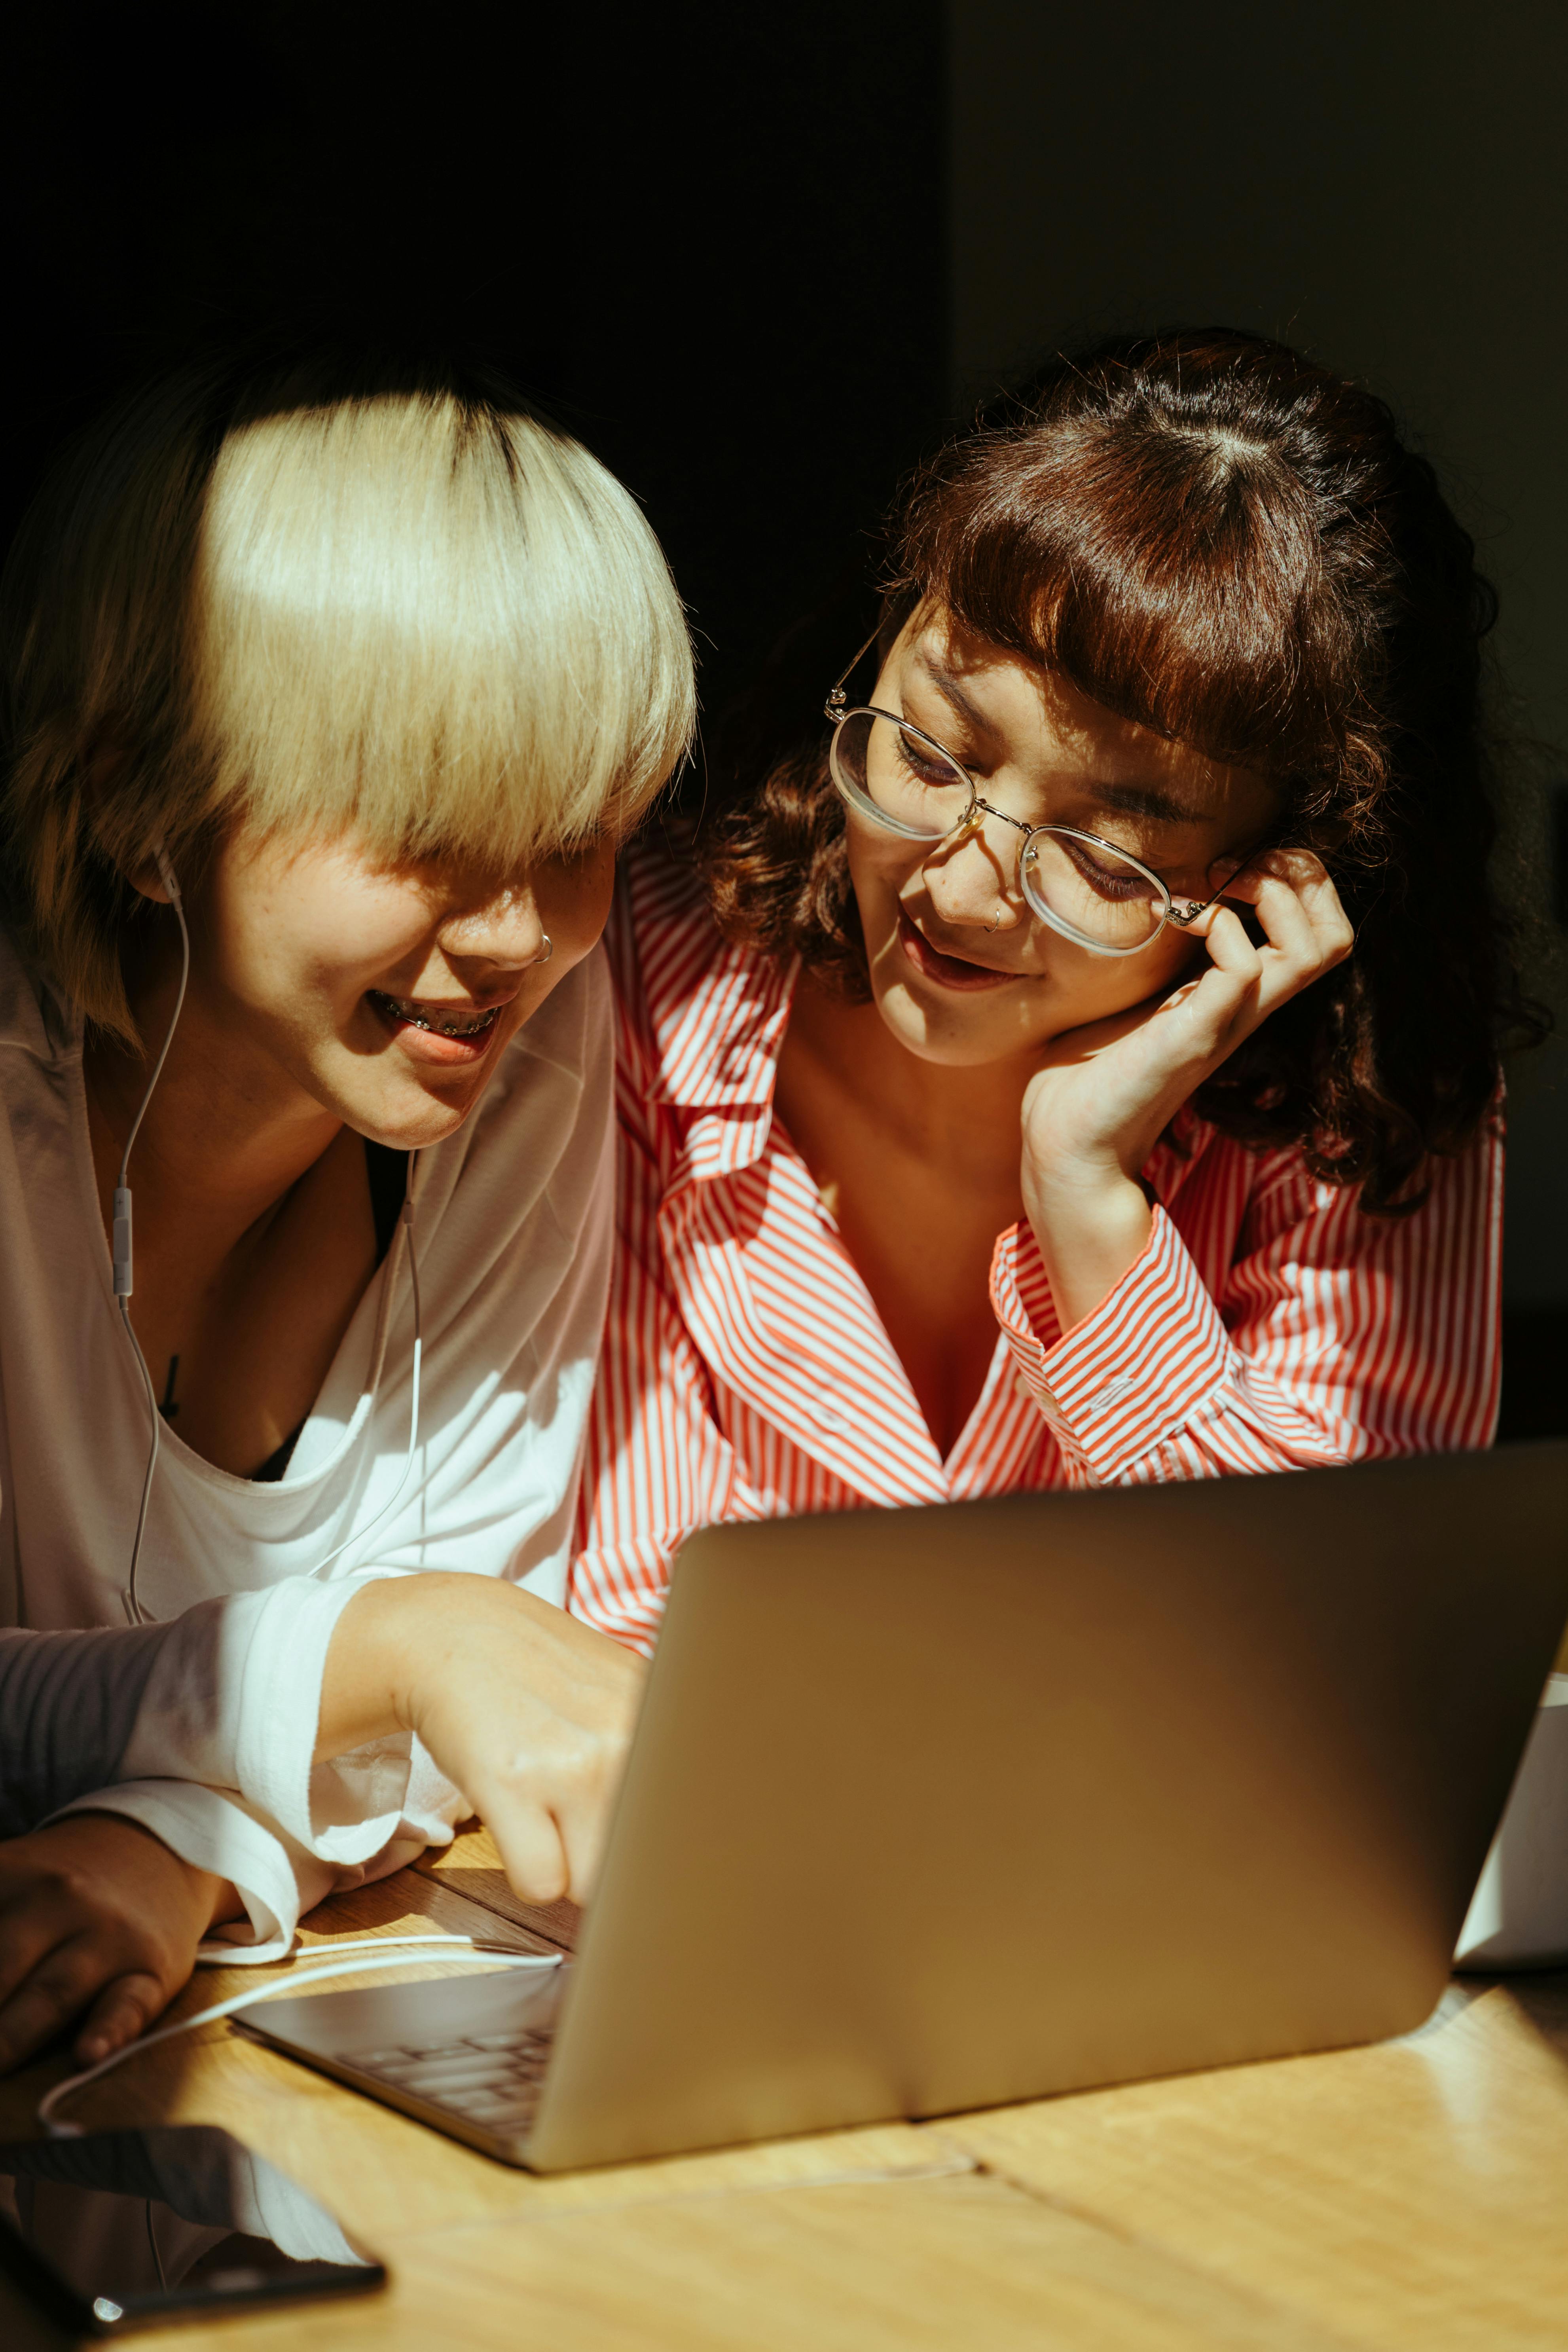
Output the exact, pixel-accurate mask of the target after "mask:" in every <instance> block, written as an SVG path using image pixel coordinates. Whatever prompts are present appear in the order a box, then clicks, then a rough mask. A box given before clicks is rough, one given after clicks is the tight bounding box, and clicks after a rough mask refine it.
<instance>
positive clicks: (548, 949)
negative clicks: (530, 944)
mask: <svg viewBox="0 0 1568 2352" xmlns="http://www.w3.org/2000/svg"><path fill="white" fill-rule="evenodd" d="M539 936H540V938H541V939H542V940H543V941H544V952H543V954H542V955H536V956H535V957H534V959H533V961H534V962H535V963H548V962H549V961H550V959H551V957H552V955H553V954H554V953H555V942H554V940H552V938H551V936H550V934H549V932H548V931H541V932H540V934H539Z"/></svg>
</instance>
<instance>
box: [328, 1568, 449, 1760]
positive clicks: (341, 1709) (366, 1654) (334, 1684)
mask: <svg viewBox="0 0 1568 2352" xmlns="http://www.w3.org/2000/svg"><path fill="white" fill-rule="evenodd" d="M445 1581H446V1580H445V1579H444V1578H443V1577H441V1576H439V1575H435V1574H426V1575H421V1576H414V1577H401V1576H398V1577H390V1576H383V1577H376V1578H374V1579H373V1580H371V1581H369V1582H368V1583H365V1584H363V1585H362V1586H361V1587H360V1589H359V1591H357V1592H356V1593H355V1594H354V1595H353V1599H352V1600H351V1601H349V1602H348V1603H347V1605H346V1607H345V1608H344V1610H343V1612H342V1615H341V1616H340V1617H339V1619H338V1622H337V1623H336V1625H335V1626H334V1627H333V1629H332V1638H331V1642H330V1643H329V1644H328V1646H327V1657H326V1664H325V1666H324V1668H323V1671H322V1675H321V1714H320V1717H319V1719H318V1722H317V1726H316V1751H315V1752H316V1758H317V1760H318V1762H327V1761H329V1760H330V1759H331V1758H332V1757H334V1756H343V1755H347V1754H349V1753H350V1752H351V1751H352V1750H353V1749H354V1748H365V1747H368V1746H369V1745H370V1743H371V1742H372V1741H373V1740H376V1739H392V1738H396V1737H397V1736H398V1735H399V1734H400V1733H402V1732H405V1731H410V1730H412V1729H413V1728H414V1727H415V1726H414V1720H413V1716H414V1702H415V1685H416V1679H417V1673H418V1660H419V1654H420V1651H421V1647H422V1645H423V1643H424V1642H425V1641H426V1640H427V1639H428V1638H429V1637H430V1636H431V1635H432V1634H433V1633H435V1632H436V1631H437V1628H436V1627H435V1626H433V1625H432V1624H431V1622H429V1621H430V1600H431V1595H430V1591H429V1588H430V1587H431V1586H432V1585H438V1584H441V1583H444V1582H445Z"/></svg>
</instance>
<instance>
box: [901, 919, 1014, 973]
mask: <svg viewBox="0 0 1568 2352" xmlns="http://www.w3.org/2000/svg"><path fill="white" fill-rule="evenodd" d="M899 945H900V947H901V948H902V949H903V951H904V953H905V955H906V956H908V958H909V960H910V962H911V963H912V964H913V966H914V968H915V970H916V971H918V972H919V973H920V974H921V978H922V979H924V980H931V981H935V982H937V984H938V986H939V987H942V988H952V989H976V990H978V989H986V988H1005V987H1007V986H1008V985H1009V984H1010V983H1011V982H1014V981H1018V980H1025V979H1026V978H1027V977H1028V975H1027V974H1026V972H1021V971H997V969H996V967H995V965H994V964H988V963H971V961H969V958H968V957H967V956H955V955H949V954H948V953H947V952H946V950H944V949H942V948H935V947H932V945H931V941H930V940H928V939H927V937H926V935H925V933H924V932H923V931H922V930H921V929H919V928H918V927H917V925H915V924H914V923H912V922H911V921H910V918H909V917H908V915H906V914H905V912H904V910H903V908H901V907H900V909H899Z"/></svg>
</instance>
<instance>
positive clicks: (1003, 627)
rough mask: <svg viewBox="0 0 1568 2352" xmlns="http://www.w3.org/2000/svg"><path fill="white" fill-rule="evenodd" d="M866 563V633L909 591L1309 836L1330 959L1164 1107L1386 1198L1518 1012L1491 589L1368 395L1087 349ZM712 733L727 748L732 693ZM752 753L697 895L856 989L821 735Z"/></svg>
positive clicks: (751, 935) (1263, 357) (1253, 364)
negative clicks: (1332, 906) (1300, 1156)
mask: <svg viewBox="0 0 1568 2352" xmlns="http://www.w3.org/2000/svg"><path fill="white" fill-rule="evenodd" d="M888 556H889V563H888V571H887V573H886V575H885V579H886V584H885V586H884V590H883V626H882V644H883V647H884V649H886V648H887V647H888V646H889V645H890V644H891V642H892V639H893V637H894V636H895V635H897V633H898V631H899V630H900V628H901V627H902V625H903V624H904V622H905V621H906V620H907V619H908V617H909V616H910V614H911V613H912V612H913V611H915V610H916V609H917V608H918V607H920V606H921V605H925V604H930V605H931V606H932V607H934V608H936V609H938V610H942V611H945V612H947V613H949V614H952V616H953V618H954V619H955V620H957V621H958V622H959V623H961V624H962V625H963V626H964V627H965V628H967V629H969V630H972V631H973V632H974V633H976V634H977V635H980V636H982V637H984V638H986V639H988V640H989V641H990V642H991V643H992V644H994V645H996V646H1003V647H1005V648H1006V649H1007V650H1008V651H1010V652H1013V653H1016V654H1018V655H1021V656H1023V657H1024V658H1025V659H1026V660H1028V661H1030V662H1033V663H1036V664H1037V665H1039V666H1040V667H1043V668H1046V669H1049V670H1053V671H1058V672H1059V673H1060V674H1061V675H1062V676H1063V677H1067V678H1068V679H1069V680H1070V681H1071V683H1072V684H1073V685H1074V686H1076V687H1077V688H1079V690H1080V691H1081V692H1082V693H1084V694H1086V695H1088V696H1089V697H1090V698H1092V699H1093V700H1094V701H1096V702H1098V703H1100V704H1101V705H1102V706H1103V707H1104V708H1105V709H1108V710H1111V711H1114V712H1116V713H1117V714H1118V715H1119V716H1120V717H1121V718H1124V719H1134V720H1136V721H1137V722H1138V723H1139V724H1140V725H1141V726H1144V727H1147V728H1150V729H1152V730H1154V731H1155V732H1156V733H1157V734H1160V735H1162V736H1164V737H1167V738H1170V739H1173V740H1179V741H1181V742H1184V743H1190V744H1192V745H1193V746H1194V747H1195V748H1196V749H1197V750H1199V751H1203V752H1205V753H1206V754H1207V755H1208V756H1209V757H1211V758H1213V759H1215V760H1220V761H1226V762H1230V763H1234V764H1237V765H1240V766H1246V767H1248V768H1251V769H1252V770H1254V771H1255V772H1258V773H1259V774H1260V775H1262V776H1264V777H1266V778H1267V779H1268V781H1269V782H1272V783H1273V784H1274V785H1275V786H1276V788H1277V789H1278V790H1279V792H1280V793H1281V794H1282V795H1283V800H1284V814H1285V819H1286V822H1287V824H1289V827H1290V828H1291V831H1290V832H1289V835H1287V836H1286V837H1288V838H1292V839H1295V840H1299V841H1303V842H1308V843H1310V844H1312V845H1315V846H1317V847H1318V848H1319V849H1320V850H1321V851H1323V852H1324V853H1325V854H1326V855H1328V845H1332V847H1331V855H1328V862H1329V864H1330V866H1331V871H1332V873H1333V875H1334V878H1335V880H1336V882H1337V884H1338V886H1339V888H1340V892H1341V896H1342V898H1343V900H1344V903H1345V908H1346V911H1347V913H1348V914H1349V916H1350V918H1351V920H1352V923H1353V924H1354V925H1355V928H1356V947H1355V950H1354V952H1353V954H1352V956H1351V958H1350V960H1349V961H1347V962H1345V963H1344V964H1342V965H1341V966H1340V967H1339V968H1338V969H1337V970H1336V971H1333V972H1331V973H1330V974H1329V975H1327V977H1325V978H1324V979H1322V980H1321V981H1319V982H1317V983H1316V984H1315V985H1314V986H1313V987H1311V988H1310V989H1308V990H1306V991H1304V992H1302V993H1301V994H1300V996H1298V997H1296V998H1295V999H1294V1000H1293V1001H1292V1002H1291V1003H1289V1004H1288V1005H1286V1006H1285V1007H1283V1008H1282V1009H1281V1010H1280V1011H1279V1012H1278V1013H1275V1014H1274V1015H1273V1016H1272V1018H1271V1019H1269V1020H1268V1022H1266V1023H1265V1024H1263V1026H1262V1027H1261V1028H1260V1029H1258V1031H1256V1032H1255V1033H1254V1034H1253V1035H1252V1036H1251V1037H1250V1038H1249V1039H1248V1040H1247V1043H1246V1044H1245V1045H1243V1046H1242V1047H1241V1048H1240V1049H1239V1050H1238V1051H1237V1053H1236V1054H1234V1055H1232V1056H1231V1058H1230V1060H1229V1061H1228V1062H1226V1064H1225V1066H1224V1067H1223V1068H1222V1069H1221V1070H1219V1071H1218V1072H1217V1073H1216V1075H1215V1076H1214V1077H1213V1078H1211V1079H1210V1080H1209V1082H1208V1083H1207V1085H1206V1086H1205V1087H1202V1088H1200V1090H1199V1092H1198V1094H1197V1095H1196V1097H1194V1108H1195V1109H1196V1110H1197V1111H1198V1113H1199V1114H1200V1115H1201V1116H1202V1117H1204V1118H1207V1119H1209V1120H1210V1121H1212V1122H1213V1124H1214V1125H1215V1126H1216V1127H1217V1128H1219V1129H1221V1130H1222V1131H1224V1132H1225V1133H1226V1134H1228V1135H1231V1136H1234V1137H1236V1138H1237V1139H1239V1140H1241V1141H1243V1142H1246V1143H1248V1144H1252V1145H1255V1146H1258V1147H1268V1146H1279V1145H1293V1146H1299V1147H1300V1149H1302V1150H1304V1152H1305V1154H1306V1156H1307V1160H1308V1164H1309V1165H1310V1168H1311V1169H1312V1171H1313V1172H1314V1174H1316V1175H1318V1176H1320V1177H1321V1178H1324V1179H1326V1180H1327V1181H1330V1182H1332V1183H1336V1184H1356V1185H1358V1186H1359V1187H1360V1188H1361V1198H1362V1205H1363V1207H1364V1208H1366V1209H1368V1210H1370V1211H1372V1212H1373V1213H1399V1212H1400V1211H1402V1210H1405V1209H1408V1208H1411V1207H1413V1206H1415V1203H1416V1202H1418V1200H1419V1199H1420V1197H1421V1192H1420V1186H1419V1178H1420V1173H1421V1168H1422V1164H1423V1162H1424V1160H1426V1157H1427V1155H1428V1154H1430V1153H1433V1152H1451V1151H1457V1150H1462V1149H1463V1148H1464V1146H1465V1145H1466V1144H1467V1143H1468V1142H1469V1141H1470V1140H1471V1139H1472V1138H1473V1137H1474V1135H1475V1134H1476V1132H1477V1130H1478V1129H1479V1126H1480V1125H1481V1123H1482V1122H1483V1120H1484V1119H1485V1118H1487V1117H1488V1116H1489V1112H1490V1110H1491V1107H1492V1105H1493V1103H1494V1101H1495V1099H1496V1096H1497V1090H1498V1082H1499V1072H1500V1055H1501V1052H1502V1050H1503V1047H1504V1046H1505V1045H1508V1044H1514V1043H1534V1042H1536V1041H1537V1040H1538V1039H1539V1037H1540V1036H1541V1035H1542V1034H1543V1032H1544V1026H1545V1023H1544V1016H1543V1015H1542V1013H1541V1010H1540V1008H1539V1007H1536V1006H1534V1005H1532V1004H1531V1003H1528V1002H1527V1001H1526V1000H1525V999H1524V998H1522V996H1521V992H1520V987H1519V982H1518V976H1517V973H1516V971H1515V970H1514V967H1513V963H1512V961H1511V957H1510V927H1509V924H1508V921H1507V919H1506V918H1505V917H1504V916H1503V914H1502V912H1501V910H1500V908H1499V907H1498V906H1497V904H1496V902H1495V900H1494V898H1493V896H1492V895H1491V893H1490V891H1489V887H1488V883H1487V879H1486V877H1487V870H1488V866H1489V859H1490V856H1491V851H1492V848H1493V844H1494V839H1495V835H1496V819H1495V815H1494V812H1493V805H1492V789H1491V787H1492V778H1491V773H1490V761H1489V750H1488V740H1487V737H1486V732H1485V729H1484V726H1483V714H1482V708H1481V703H1482V695H1481V688H1482V640H1483V638H1484V637H1485V635H1486V634H1487V632H1488V631H1489V628H1490V627H1491V625H1492V623H1493V621H1494V619H1495V617H1496V609H1497V607H1496V599H1495V596H1494V594H1493V592H1492V590H1491V588H1490V586H1489V583H1487V582H1486V581H1485V580H1484V579H1483V578H1482V577H1481V576H1480V574H1479V572H1477V570H1476V566H1475V550H1474V546H1473V543H1472V541H1470V539H1469V538H1468V535H1467V534H1466V532H1465V531H1464V530H1461V528H1460V526H1459V525H1458V522H1457V521H1456V520H1455V519H1454V517H1453V515H1452V514H1451V513H1450V512H1449V509H1448V508H1447V505H1446V504H1445V502H1444V499H1443V498H1442V495H1441V493H1440V491H1439V489H1438V487H1437V482H1436V476H1435V474H1434V472H1433V470H1432V467H1430V465H1429V464H1428V463H1427V462H1426V459H1425V458H1423V457H1418V456H1416V455H1415V454H1414V453H1413V452H1412V451H1411V450H1409V449H1407V448H1406V447H1405V445H1404V444H1403V442H1402V441H1401V439H1400V436H1399V434H1398V431H1397V429H1396V427H1395V425H1394V418H1393V416H1392V415H1391V413H1390V411H1389V409H1388V408H1387V407H1386V405H1385V404H1384V402H1382V401H1381V400H1379V399H1377V398H1376V397H1375V396H1374V395H1373V394H1371V393H1370V392H1368V391H1366V390H1365V389H1364V388H1363V386H1362V385H1360V384H1356V383H1349V382H1346V381H1345V380H1344V379H1342V378H1341V377H1338V376H1335V375H1333V374H1331V373H1330V372H1329V371H1328V370H1326V369H1324V368H1321V367H1319V366H1317V365H1315V364H1314V363H1313V362H1310V361H1309V360H1306V359H1304V358H1303V357H1301V356H1300V353H1298V352H1292V351H1289V350H1288V349H1286V348H1285V347H1284V346H1283V345H1280V344H1278V343H1272V342H1268V341H1263V340H1261V339H1260V338H1258V337H1255V336H1250V335H1244V334H1240V333H1237V332H1234V331H1230V330H1227V329H1201V330H1184V331H1178V332H1173V333H1169V334H1164V335H1161V336H1157V337H1153V338H1150V339H1147V340H1139V341H1115V342H1109V343H1103V344H1100V345H1099V346H1098V347H1097V348H1096V349H1094V350H1093V351H1091V352H1088V353H1086V354H1084V355H1082V356H1080V357H1079V358H1077V359H1070V360H1069V359H1062V360H1058V362H1055V363H1053V364H1052V365H1051V366H1049V367H1047V368H1046V369H1044V370H1043V371H1042V372H1041V373H1039V374H1038V375H1037V377H1035V378H1034V379H1033V380H1032V381H1031V382H1030V383H1028V384H1027V385H1026V387H1025V388H1024V389H1023V390H1022V391H1020V392H1019V393H1017V394H1014V395H1011V396H1010V397H1009V398H1008V399H1007V400H1006V401H1005V402H1004V403H1002V404H998V405H997V406H996V407H995V408H994V409H992V410H990V411H988V412H986V413H985V414H984V415H982V417H981V419H980V421H979V424H978V425H977V427H976V429H975V430H974V431H973V432H971V433H969V434H967V435H965V436H963V437H961V438H959V439H957V440H955V441H953V442H952V443H951V444H950V445H949V446H947V447H946V448H944V449H943V450H942V451H941V452H940V454H939V455H938V456H937V457H935V458H934V459H933V460H932V461H931V463H930V464H929V465H927V466H926V467H924V468H922V470H921V472H920V473H919V474H918V475H917V476H916V477H915V478H914V480H913V482H912V483H911V485H910V488H909V489H908V491H907V493H906V495H905V497H904V498H903V499H902V501H901V503H900V507H899V508H898V509H897V510H896V511H895V513H894V515H893V517H892V518H891V520H890V525H889V541H888ZM851 642H852V641H851ZM831 675H832V672H831V671H828V672H827V673H826V675H825V677H824V680H823V683H824V684H825V685H826V682H827V677H831ZM730 740H731V747H732V751H738V752H739V755H740V757H741V758H742V759H744V758H745V757H747V755H748V753H749V754H750V756H752V757H753V758H754V757H755V755H756V752H757V751H758V749H759V748H760V746H759V741H758V727H757V721H756V718H755V715H754V714H752V716H751V717H750V719H749V720H748V719H742V723H741V724H740V725H739V726H737V727H736V728H734V729H733V730H731V738H730ZM724 748H725V747H724V745H723V743H722V742H721V746H720V752H721V761H722V755H723V751H724ZM768 748H769V750H770V751H771V753H772V756H771V757H769V758H767V759H766V760H765V761H763V766H764V773H763V781H762V783H761V785H760V787H757V786H756V785H755V784H754V783H753V784H752V787H751V788H750V789H748V790H745V791H744V792H736V793H735V795H734V797H732V798H731V799H730V800H729V801H728V803H727V804H726V805H724V806H723V807H722V808H721V811H720V814H719V815H718V816H717V818H716V820H715V821H714V822H713V823H712V824H710V826H709V828H708V829H707V831H706V833H705V835H704V837H703V838H702V840H701V842H700V851H699V854H700V858H701V861H702V864H703V867H704V870H705V874H706V877H707V881H708V886H709V889H710V897H711V899H712V903H713V907H714V910H715V913H716V915H717V917H718V919H719V922H720V924H721V928H722V929H723V930H724V931H725V932H726V934H727V935H728V936H730V937H731V938H733V939H737V940H744V941H747V942H749V943H750V944H752V945H753V946H755V947H757V948H759V949H761V950H763V951H764V952H767V953H771V954H773V955H779V956H784V955H790V954H794V953H799V954H800V955H802V956H803V957H804V958H805V961H806V963H807V965H808V966H809V968H810V969H811V970H812V971H814V973H816V975H817V976H818V977H819V978H821V979H823V980H825V981H827V982H831V983H836V984H837V985H838V986H839V987H840V988H842V989H843V990H844V991H845V992H847V993H848V994H851V995H854V996H858V997H864V996H865V994H866V993H867V992H868V982H867V977H866V967H865V956H864V950H863V948H862V946H861V942H860V939H859V933H858V923H857V919H856V915H855V908H854V900H853V897H852V894H851V891H850V886H849V875H848V862H847V851H846V845H845V837H844V824H845V813H844V809H843V805H842V803H840V801H839V799H838V796H837V793H836V792H835V791H834V789H833V786H832V782H831V779H830V778H829V775H828V772H827V761H826V737H825V735H824V734H823V733H822V731H821V730H820V729H816V730H814V731H813V734H812V737H811V739H810V740H803V739H801V738H800V737H799V735H798V733H797V735H796V738H795V740H794V741H793V743H791V744H790V745H789V746H788V748H784V747H783V746H782V745H781V742H780V739H779V737H778V736H777V735H775V736H774V737H773V742H772V744H771V746H769V747H768ZM721 772H722V767H721ZM755 773H756V769H755V768H754V767H753V768H752V777H753V778H754V776H755ZM731 775H732V776H733V781H734V783H735V785H737V786H738V785H739V784H740V781H741V780H740V776H739V774H738V773H736V772H735V771H734V768H733V767H731Z"/></svg>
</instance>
